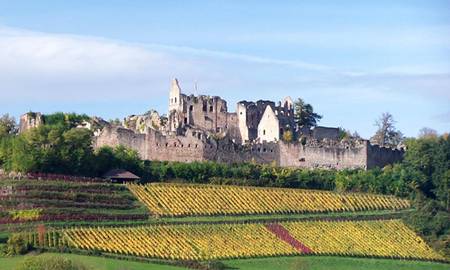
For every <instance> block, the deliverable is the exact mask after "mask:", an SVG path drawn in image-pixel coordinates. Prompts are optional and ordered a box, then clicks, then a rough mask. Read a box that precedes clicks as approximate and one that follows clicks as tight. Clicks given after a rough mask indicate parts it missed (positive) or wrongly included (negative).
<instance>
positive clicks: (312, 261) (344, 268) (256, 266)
mask: <svg viewBox="0 0 450 270" xmlns="http://www.w3.org/2000/svg"><path fill="white" fill-rule="evenodd" d="M27 256H30V255H27ZM39 256H48V254H42V255H39ZM58 256H64V257H67V258H70V259H72V260H75V261H78V262H82V263H83V264H85V265H86V266H88V267H90V269H91V270H123V269H126V270H181V269H185V268H181V267H175V266H169V265H159V264H152V263H144V262H134V261H124V260H116V259H108V258H102V257H92V256H82V255H75V254H58ZM25 258H26V256H19V257H13V258H0V269H2V270H3V269H5V270H6V269H11V270H13V269H14V268H15V267H16V266H17V265H18V264H19V263H20V262H21V261H22V260H24V259H25ZM224 263H225V265H227V266H228V267H229V268H228V269H243V270H272V269H286V270H290V269H292V270H294V269H295V270H324V269H333V270H381V269H382V270H447V269H449V267H450V266H449V264H442V263H431V262H418V261H402V260H387V259H361V258H342V257H313V256H311V257H278V258H262V259H242V260H227V261H224Z"/></svg>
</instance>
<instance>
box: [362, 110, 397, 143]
mask: <svg viewBox="0 0 450 270" xmlns="http://www.w3.org/2000/svg"><path fill="white" fill-rule="evenodd" d="M394 124H395V120H394V117H393V116H392V114H390V113H388V112H385V113H383V114H382V115H381V116H380V118H378V119H377V120H376V121H375V126H376V127H377V128H378V129H377V131H376V132H375V135H373V136H372V138H370V141H371V142H372V143H375V144H378V145H380V146H397V145H399V144H400V143H401V142H402V141H403V134H402V133H401V132H400V131H399V130H397V129H396V128H395V126H394Z"/></svg>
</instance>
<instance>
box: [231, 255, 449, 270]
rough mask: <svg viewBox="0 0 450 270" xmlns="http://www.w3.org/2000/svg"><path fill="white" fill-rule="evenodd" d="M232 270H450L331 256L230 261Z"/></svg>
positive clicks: (442, 266)
mask: <svg viewBox="0 0 450 270" xmlns="http://www.w3.org/2000/svg"><path fill="white" fill-rule="evenodd" d="M225 263H226V265H227V266H228V267H229V268H230V269H242V270H275V269H276V270H281V269H283V270H448V269H449V265H448V264H443V263H432V262H419V261H400V260H389V259H362V258H342V257H330V256H318V257H313V256H305V257H278V258H261V259H245V260H230V261H226V262H225Z"/></svg>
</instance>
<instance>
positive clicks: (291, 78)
mask: <svg viewBox="0 0 450 270" xmlns="http://www.w3.org/2000/svg"><path fill="white" fill-rule="evenodd" d="M177 76H180V77H181V79H182V81H181V84H182V87H186V88H189V86H190V85H193V82H194V81H196V80H200V86H201V89H205V92H206V93H210V94H218V95H221V96H223V97H224V98H226V99H227V100H228V101H229V102H230V103H229V104H230V105H229V107H230V110H233V107H234V106H233V105H232V104H233V103H234V102H235V101H237V100H239V99H257V98H270V99H274V100H277V99H280V98H282V97H283V96H285V95H291V96H294V97H295V96H301V97H306V98H307V101H309V102H313V103H314V104H317V106H316V107H317V108H320V109H321V110H322V111H324V112H327V115H326V117H325V118H324V121H329V122H327V123H329V124H330V125H333V123H334V125H343V126H348V127H349V128H352V126H351V124H346V123H345V121H348V123H357V122H358V121H360V120H361V119H359V118H358V117H363V116H362V115H359V114H353V115H348V116H347V117H345V120H341V119H343V118H340V117H339V114H338V113H335V112H338V111H340V112H347V114H348V113H349V112H350V111H364V110H369V109H368V108H369V107H370V106H371V107H370V108H371V109H370V110H371V113H377V112H376V111H377V110H380V112H381V111H385V110H397V108H403V109H404V110H405V114H408V115H413V114H414V113H416V114H419V112H415V111H413V110H414V108H413V107H411V106H410V107H408V104H412V103H414V104H417V106H422V110H425V109H427V108H426V107H424V106H423V104H426V106H428V107H433V106H432V105H430V104H433V103H439V104H441V105H440V106H442V104H443V103H444V104H445V103H446V104H449V103H450V92H449V91H448V89H449V87H450V71H449V69H448V66H446V62H444V64H443V65H442V66H436V65H416V66H401V65H399V66H391V67H381V68H380V69H379V70H376V71H372V72H368V71H362V70H344V69H343V68H335V67H331V66H328V65H323V64H320V63H310V62H307V61H302V60H287V59H277V58H273V57H265V56H258V55H248V54H239V53H232V52H225V51H219V50H209V49H199V48H190V47H184V46H170V45H162V44H139V43H127V42H121V41H117V40H110V39H105V38H98V37H87V36H76V35H66V34H50V33H41V32H34V31H26V30H23V29H16V28H8V27H1V26H0V95H1V98H0V109H1V107H2V106H3V108H5V105H6V104H18V105H17V106H19V107H20V108H21V109H20V110H21V112H23V111H26V110H28V109H33V107H32V106H31V105H30V104H34V103H36V102H47V101H49V102H53V103H57V102H66V103H67V104H69V103H72V102H77V103H78V104H80V103H83V102H84V103H88V102H89V104H98V103H99V102H103V101H105V100H106V101H108V102H109V104H114V105H116V106H117V104H120V106H121V108H123V109H124V110H125V109H126V111H127V112H128V113H130V114H131V113H139V112H140V111H139V110H138V111H137V110H136V109H135V108H133V107H132V105H130V106H129V107H126V106H127V105H126V104H127V103H129V104H133V101H139V102H142V103H145V104H146V106H159V108H160V109H161V110H163V111H164V110H165V109H166V108H165V106H166V105H161V104H166V103H165V101H166V92H167V89H168V87H169V80H170V78H172V77H177ZM186 92H190V91H189V90H186ZM202 92H203V91H202ZM423 97H427V98H426V99H424V98H423ZM426 100H430V101H429V102H428V101H426ZM17 106H16V107H17ZM349 108H351V110H350V109H349ZM69 110H70V109H69ZM409 110H411V111H409ZM437 112H438V111H437ZM437 112H433V113H434V114H436V113H437ZM0 113H2V112H0ZM433 113H431V114H430V115H432V114H433ZM114 117H115V116H114ZM411 117H413V116H411ZM372 118H374V117H372ZM372 118H370V119H367V120H366V121H369V122H370V121H371V120H372ZM358 119H359V120H358ZM333 121H334V122H333ZM341 121H343V123H342V122H341ZM369 126H370V128H372V127H371V125H369ZM353 129H357V127H353Z"/></svg>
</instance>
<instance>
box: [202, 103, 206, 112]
mask: <svg viewBox="0 0 450 270" xmlns="http://www.w3.org/2000/svg"><path fill="white" fill-rule="evenodd" d="M206 108H207V105H206V101H203V108H202V110H203V111H204V112H206Z"/></svg>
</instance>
